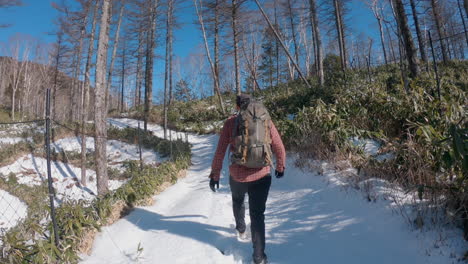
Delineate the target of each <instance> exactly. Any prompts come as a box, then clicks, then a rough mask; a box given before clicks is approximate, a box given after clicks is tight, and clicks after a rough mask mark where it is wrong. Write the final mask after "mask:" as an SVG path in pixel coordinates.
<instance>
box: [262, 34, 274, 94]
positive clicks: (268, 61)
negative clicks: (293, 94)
mask: <svg viewBox="0 0 468 264" xmlns="http://www.w3.org/2000/svg"><path fill="white" fill-rule="evenodd" d="M275 41H276V39H275V35H274V33H273V31H272V30H271V29H270V28H267V29H266V30H265V31H264V34H263V42H262V49H263V54H262V57H261V64H260V67H259V71H260V77H261V79H262V82H263V83H264V86H267V85H268V86H269V87H272V86H273V80H274V79H275V74H276V56H277V49H276V42H275Z"/></svg>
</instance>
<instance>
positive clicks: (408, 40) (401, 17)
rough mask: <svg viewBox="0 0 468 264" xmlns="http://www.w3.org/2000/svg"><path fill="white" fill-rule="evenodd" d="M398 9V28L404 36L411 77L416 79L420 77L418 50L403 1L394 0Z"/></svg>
mask: <svg viewBox="0 0 468 264" xmlns="http://www.w3.org/2000/svg"><path fill="white" fill-rule="evenodd" d="M394 1H395V8H396V16H397V20H398V26H399V28H400V32H401V34H402V36H403V42H404V46H405V51H406V58H407V60H408V65H409V69H410V72H411V77H413V78H415V77H417V76H418V75H419V65H418V59H417V57H416V49H415V47H414V42H413V37H412V36H411V31H410V28H409V26H408V18H407V17H406V12H405V7H404V6H403V2H402V0H394Z"/></svg>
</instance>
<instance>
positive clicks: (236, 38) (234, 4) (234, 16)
mask: <svg viewBox="0 0 468 264" xmlns="http://www.w3.org/2000/svg"><path fill="white" fill-rule="evenodd" d="M237 9H238V1H237V0H232V10H231V19H232V34H233V41H234V68H235V75H236V80H235V83H236V93H237V94H238V95H240V94H241V86H240V85H241V84H240V82H241V81H240V63H239V32H238V28H237V22H238V21H237V11H238V10H237Z"/></svg>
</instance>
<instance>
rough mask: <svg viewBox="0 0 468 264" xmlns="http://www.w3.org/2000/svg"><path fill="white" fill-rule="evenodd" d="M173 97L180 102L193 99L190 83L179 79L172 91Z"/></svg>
mask: <svg viewBox="0 0 468 264" xmlns="http://www.w3.org/2000/svg"><path fill="white" fill-rule="evenodd" d="M174 98H175V99H176V100H177V101H181V102H188V101H190V100H193V99H195V96H194V94H193V92H192V89H191V88H190V85H189V84H188V82H187V81H185V80H184V79H181V80H179V81H178V82H177V83H176V86H175V91H174Z"/></svg>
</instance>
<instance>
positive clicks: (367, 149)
mask: <svg viewBox="0 0 468 264" xmlns="http://www.w3.org/2000/svg"><path fill="white" fill-rule="evenodd" d="M350 141H351V143H352V144H353V145H354V146H356V147H358V148H361V149H362V150H363V151H364V153H365V154H367V155H370V156H375V155H377V154H378V153H379V149H380V147H381V145H380V143H379V142H377V141H376V140H373V139H361V138H359V137H353V138H351V139H350Z"/></svg>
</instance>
